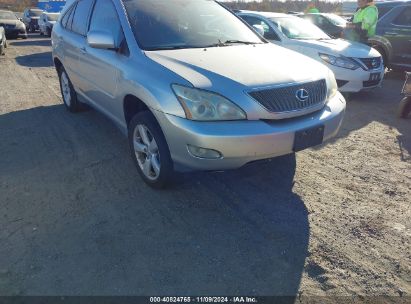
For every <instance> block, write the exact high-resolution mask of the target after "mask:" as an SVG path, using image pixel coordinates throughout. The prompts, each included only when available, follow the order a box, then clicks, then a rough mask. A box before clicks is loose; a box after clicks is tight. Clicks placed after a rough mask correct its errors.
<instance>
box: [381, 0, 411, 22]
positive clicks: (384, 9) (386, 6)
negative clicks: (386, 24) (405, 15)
mask: <svg viewBox="0 0 411 304" xmlns="http://www.w3.org/2000/svg"><path fill="white" fill-rule="evenodd" d="M405 4H411V1H407V0H406V1H381V2H376V3H375V5H376V6H377V8H378V18H379V19H381V18H382V17H384V15H385V14H386V13H388V12H389V11H390V10H392V9H393V8H394V7H397V6H399V5H405Z"/></svg>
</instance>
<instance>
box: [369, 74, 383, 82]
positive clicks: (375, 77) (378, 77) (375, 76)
mask: <svg viewBox="0 0 411 304" xmlns="http://www.w3.org/2000/svg"><path fill="white" fill-rule="evenodd" d="M379 80H381V73H371V74H370V81H379Z"/></svg>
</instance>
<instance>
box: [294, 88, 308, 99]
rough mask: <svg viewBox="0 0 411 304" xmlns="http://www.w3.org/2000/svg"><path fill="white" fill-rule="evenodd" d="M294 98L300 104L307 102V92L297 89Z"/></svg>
mask: <svg viewBox="0 0 411 304" xmlns="http://www.w3.org/2000/svg"><path fill="white" fill-rule="evenodd" d="M295 97H296V98H297V99H298V100H299V101H301V102H305V101H307V100H308V98H309V97H310V95H309V94H308V92H307V90H305V89H299V90H298V91H297V92H295Z"/></svg>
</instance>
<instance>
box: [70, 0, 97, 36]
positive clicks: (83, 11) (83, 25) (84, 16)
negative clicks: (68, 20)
mask: <svg viewBox="0 0 411 304" xmlns="http://www.w3.org/2000/svg"><path fill="white" fill-rule="evenodd" d="M92 5H93V0H80V1H78V3H77V6H76V11H75V12H74V17H73V23H72V24H71V30H72V31H73V32H75V33H77V34H80V35H83V36H86V34H87V22H88V17H89V16H90V10H91V6H92Z"/></svg>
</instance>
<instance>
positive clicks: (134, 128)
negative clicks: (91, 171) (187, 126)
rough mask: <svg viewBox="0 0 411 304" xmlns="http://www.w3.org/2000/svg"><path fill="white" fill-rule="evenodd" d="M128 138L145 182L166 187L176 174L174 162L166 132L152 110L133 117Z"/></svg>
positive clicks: (132, 155) (134, 159)
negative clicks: (164, 132)
mask: <svg viewBox="0 0 411 304" xmlns="http://www.w3.org/2000/svg"><path fill="white" fill-rule="evenodd" d="M128 139H129V145H130V151H131V157H132V158H133V161H134V163H135V165H136V167H137V170H138V173H139V174H140V176H141V178H142V179H143V180H144V182H145V183H146V184H147V185H149V186H150V187H153V188H156V189H161V188H164V187H166V186H167V185H168V184H169V183H170V181H171V180H172V177H173V175H174V169H173V162H172V160H171V156H170V150H169V148H168V145H167V141H166V139H165V137H164V134H163V132H162V131H161V128H160V126H159V124H158V122H157V120H156V119H155V117H154V115H153V114H152V113H151V112H149V111H144V112H140V113H138V114H136V115H135V116H134V117H133V119H132V120H131V121H130V124H129V128H128Z"/></svg>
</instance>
